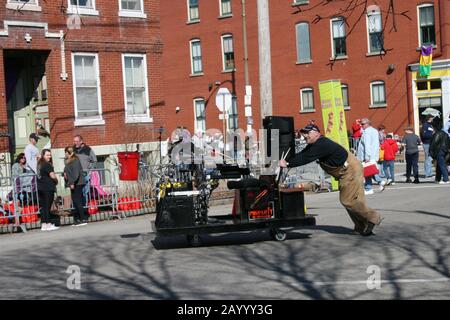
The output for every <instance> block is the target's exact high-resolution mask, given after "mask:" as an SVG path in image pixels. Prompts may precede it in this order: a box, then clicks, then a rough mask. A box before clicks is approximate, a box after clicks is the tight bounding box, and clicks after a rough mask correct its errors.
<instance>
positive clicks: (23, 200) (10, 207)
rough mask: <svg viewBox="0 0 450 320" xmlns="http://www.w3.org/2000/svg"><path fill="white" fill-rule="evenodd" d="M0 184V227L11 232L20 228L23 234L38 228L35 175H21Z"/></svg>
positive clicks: (37, 199)
mask: <svg viewBox="0 0 450 320" xmlns="http://www.w3.org/2000/svg"><path fill="white" fill-rule="evenodd" d="M5 179H6V178H5V177H4V181H3V182H2V183H1V184H0V189H1V206H0V225H1V226H2V231H5V230H4V229H5V228H6V229H7V230H8V231H10V232H12V231H13V230H14V229H16V228H20V229H21V230H22V231H23V232H26V231H27V229H33V228H37V227H39V226H40V221H39V195H38V189H37V177H36V175H35V174H30V173H27V174H21V175H19V176H15V177H12V178H10V179H9V182H8V183H5V182H6V180H5Z"/></svg>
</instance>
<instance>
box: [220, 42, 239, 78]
mask: <svg viewBox="0 0 450 320" xmlns="http://www.w3.org/2000/svg"><path fill="white" fill-rule="evenodd" d="M228 37H231V41H232V43H233V60H234V66H233V69H226V68H225V51H224V47H223V43H224V38H228ZM220 43H221V46H222V72H233V71H234V70H236V56H235V53H236V51H235V50H234V36H233V34H231V33H227V34H224V35H222V36H221V37H220Z"/></svg>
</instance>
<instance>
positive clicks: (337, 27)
mask: <svg viewBox="0 0 450 320" xmlns="http://www.w3.org/2000/svg"><path fill="white" fill-rule="evenodd" d="M331 29H332V34H333V58H337V57H342V56H346V55H347V47H346V43H345V42H346V35H345V20H344V19H343V18H336V19H333V20H331Z"/></svg>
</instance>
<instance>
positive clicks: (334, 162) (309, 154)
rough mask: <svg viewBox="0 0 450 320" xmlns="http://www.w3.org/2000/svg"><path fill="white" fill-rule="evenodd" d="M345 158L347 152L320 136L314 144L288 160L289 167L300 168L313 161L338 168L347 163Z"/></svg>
mask: <svg viewBox="0 0 450 320" xmlns="http://www.w3.org/2000/svg"><path fill="white" fill-rule="evenodd" d="M347 157H348V152H347V150H345V149H344V148H343V147H342V146H341V145H339V144H337V143H336V142H334V141H332V140H330V139H328V138H326V137H323V136H322V137H320V138H319V139H317V141H316V142H315V143H313V144H308V145H307V146H306V147H305V149H303V150H302V151H301V152H300V153H297V154H296V155H295V156H294V157H292V158H291V159H289V167H298V166H302V165H305V164H307V163H310V162H313V161H315V160H319V161H320V162H322V163H325V164H326V165H329V166H332V167H340V166H343V165H344V163H345V161H347Z"/></svg>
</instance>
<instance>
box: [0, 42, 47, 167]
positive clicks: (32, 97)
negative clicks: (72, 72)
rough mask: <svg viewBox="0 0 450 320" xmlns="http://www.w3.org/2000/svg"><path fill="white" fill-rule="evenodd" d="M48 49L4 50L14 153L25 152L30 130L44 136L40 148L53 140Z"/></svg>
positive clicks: (9, 123)
mask: <svg viewBox="0 0 450 320" xmlns="http://www.w3.org/2000/svg"><path fill="white" fill-rule="evenodd" d="M49 53H50V52H49V51H36V50H4V54H3V56H4V61H3V63H4V70H5V83H6V104H7V112H8V128H9V134H10V136H11V144H12V146H11V152H12V156H13V157H14V158H15V156H16V155H17V154H18V153H20V152H23V150H24V148H25V146H26V145H27V144H28V137H29V135H30V134H31V133H33V132H35V133H38V135H39V137H40V138H41V139H40V140H39V143H38V148H39V149H42V148H43V147H44V146H45V145H48V143H49V141H50V135H49V133H50V122H49V115H48V98H47V97H48V90H47V76H46V69H45V64H46V62H47V59H48V56H49Z"/></svg>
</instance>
